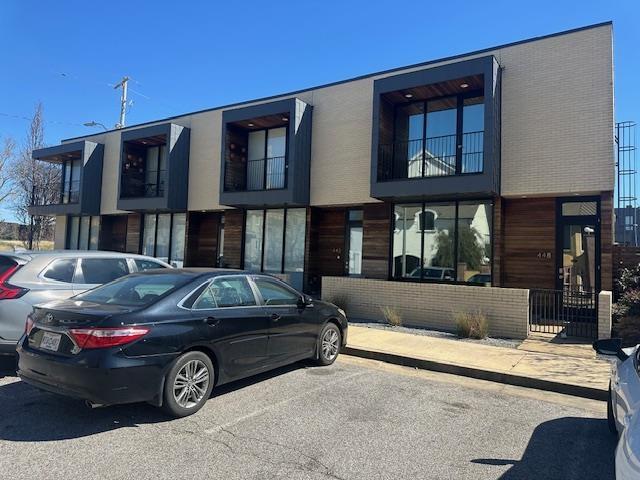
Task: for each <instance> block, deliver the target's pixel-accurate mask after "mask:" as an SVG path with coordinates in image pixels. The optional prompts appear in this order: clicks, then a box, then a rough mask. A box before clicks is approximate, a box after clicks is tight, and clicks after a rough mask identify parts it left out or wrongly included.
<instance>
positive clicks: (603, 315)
mask: <svg viewBox="0 0 640 480" xmlns="http://www.w3.org/2000/svg"><path fill="white" fill-rule="evenodd" d="M612 302H613V295H612V294H611V292H607V291H604V290H603V291H601V292H600V293H599V294H598V339H602V338H611V304H612Z"/></svg>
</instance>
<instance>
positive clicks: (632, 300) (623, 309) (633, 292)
mask: <svg viewBox="0 0 640 480" xmlns="http://www.w3.org/2000/svg"><path fill="white" fill-rule="evenodd" d="M626 316H640V289H630V290H626V291H625V292H624V293H623V294H622V295H621V296H620V298H619V299H618V301H617V302H616V303H614V304H613V309H612V317H613V321H614V322H618V321H620V320H621V319H623V318H624V317H626Z"/></svg>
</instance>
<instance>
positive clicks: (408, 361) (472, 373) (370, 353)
mask: <svg viewBox="0 0 640 480" xmlns="http://www.w3.org/2000/svg"><path fill="white" fill-rule="evenodd" d="M341 353H343V354H345V355H352V356H354V357H360V358H367V359H370V360H379V361H381V362H387V363H393V364H395V365H402V366H405V367H414V368H420V369H423V370H432V371H434V372H441V373H449V374H451V375H460V376H463V377H470V378H476V379H479V380H488V381H490V382H497V383H504V384H507V385H515V386H518V387H526V388H535V389H537V390H545V391H548V392H556V393H562V394H565V395H573V396H574V397H582V398H589V399H591V400H602V401H606V400H607V396H608V392H607V391H606V390H600V389H598V388H592V387H584V386H580V385H572V384H567V383H561V382H553V381H551V380H541V379H539V378H531V377H523V376H521V375H513V374H511V373H503V372H493V371H490V370H481V369H479V368H473V367H462V366H460V365H454V364H451V363H443V362H437V361H434V360H426V359H423V358H414V357H406V356H404V355H396V354H394V353H387V352H379V351H375V350H364V349H361V348H354V347H349V346H347V347H344V348H343V349H342V351H341Z"/></svg>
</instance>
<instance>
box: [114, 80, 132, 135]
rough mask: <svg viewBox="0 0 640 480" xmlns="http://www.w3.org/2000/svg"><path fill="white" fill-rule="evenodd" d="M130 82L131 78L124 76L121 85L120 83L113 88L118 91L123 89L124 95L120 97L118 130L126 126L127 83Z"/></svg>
mask: <svg viewBox="0 0 640 480" xmlns="http://www.w3.org/2000/svg"><path fill="white" fill-rule="evenodd" d="M128 82H129V77H127V76H124V77H122V80H120V83H118V84H117V85H116V86H114V87H113V88H114V89H115V90H117V89H118V88H120V87H122V95H120V121H119V122H118V123H116V128H124V125H125V118H124V117H125V115H126V113H127V83H128Z"/></svg>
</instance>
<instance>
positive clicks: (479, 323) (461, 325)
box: [455, 311, 489, 339]
mask: <svg viewBox="0 0 640 480" xmlns="http://www.w3.org/2000/svg"><path fill="white" fill-rule="evenodd" d="M455 322H456V328H457V331H458V336H460V337H463V338H476V339H482V338H485V337H486V336H487V333H488V331H489V321H488V320H487V316H486V315H485V314H484V313H482V312H481V311H477V312H475V313H470V312H459V313H456V314H455Z"/></svg>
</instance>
